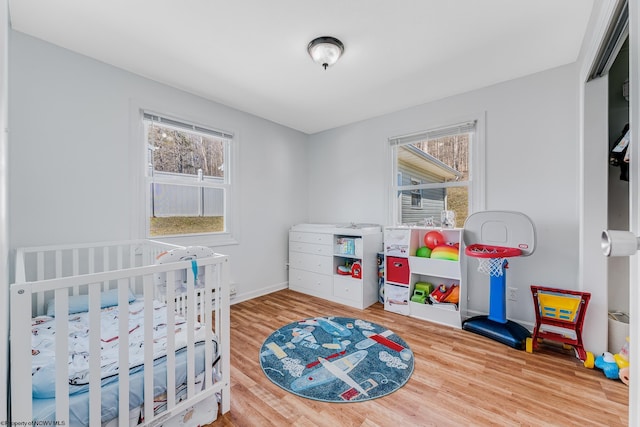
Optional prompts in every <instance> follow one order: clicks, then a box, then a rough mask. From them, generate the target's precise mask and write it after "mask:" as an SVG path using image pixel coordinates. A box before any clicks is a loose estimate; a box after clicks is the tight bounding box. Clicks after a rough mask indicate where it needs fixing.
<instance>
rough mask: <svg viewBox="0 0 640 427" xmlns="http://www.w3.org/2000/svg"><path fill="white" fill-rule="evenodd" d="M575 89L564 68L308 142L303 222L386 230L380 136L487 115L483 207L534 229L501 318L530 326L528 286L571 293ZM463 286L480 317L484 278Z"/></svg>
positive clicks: (484, 305)
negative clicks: (533, 242) (516, 216)
mask: <svg viewBox="0 0 640 427" xmlns="http://www.w3.org/2000/svg"><path fill="white" fill-rule="evenodd" d="M434 84H437V82H434ZM578 88H579V85H578V70H577V67H576V66H575V65H568V66H564V67H560V68H556V69H553V70H550V71H545V72H541V73H538V74H534V75H531V76H528V77H524V78H520V79H517V80H512V81H509V82H506V83H502V84H498V85H495V86H492V87H488V88H485V89H481V90H477V91H473V92H469V93H465V94H462V95H459V96H455V97H451V98H447V99H444V100H440V101H436V102H432V103H429V104H425V105H421V106H418V107H415V108H410V109H407V110H403V111H400V112H397V113H394V114H388V115H385V116H382V117H378V118H375V119H371V120H367V121H363V122H360V123H356V124H352V125H348V126H344V127H341V128H338V129H333V130H330V131H326V132H323V133H319V134H316V135H312V136H311V137H310V141H311V144H310V146H309V159H310V178H309V217H310V220H311V221H313V222H323V221H327V222H331V221H367V222H377V223H385V222H386V221H387V211H388V188H389V182H388V181H389V175H390V173H389V167H390V164H389V158H388V156H389V153H388V151H387V144H388V143H387V138H389V137H391V136H396V135H401V134H408V133H411V132H417V131H422V130H426V129H429V127H430V126H433V125H434V124H443V123H446V122H447V121H451V122H452V123H455V120H456V119H457V118H459V117H461V116H465V117H468V116H469V115H473V114H476V115H480V114H483V113H484V112H486V141H485V144H486V170H485V171H483V172H484V173H485V176H486V202H485V206H486V209H488V210H515V211H521V212H524V213H525V214H527V215H528V216H530V217H531V219H532V220H533V222H534V223H535V225H536V228H537V238H538V245H537V249H536V252H535V253H534V254H533V255H532V256H530V257H528V258H522V259H515V258H514V259H512V260H511V261H510V265H509V267H510V268H509V270H508V273H507V274H508V276H507V285H508V286H511V287H517V288H518V296H517V298H518V301H517V303H515V304H512V303H509V304H508V313H507V315H508V316H509V317H510V318H513V319H514V320H519V321H522V322H524V323H529V324H533V322H534V321H535V317H534V312H533V303H532V298H531V292H530V288H529V286H530V285H532V284H537V285H546V286H553V287H559V288H571V289H580V286H579V284H578V283H577V273H578V247H579V239H578V229H579V227H578V226H579V215H578V171H579V155H578V153H579V135H578ZM417 90H418V89H417ZM473 268H475V265H474V266H473ZM472 280H473V281H474V282H473V283H470V286H469V295H470V298H471V301H470V302H469V306H470V309H471V310H478V311H483V312H485V313H486V311H487V310H488V299H487V298H488V296H487V293H488V292H487V290H488V278H486V277H483V276H479V277H477V276H474V275H472V277H471V279H470V282H471V281H472Z"/></svg>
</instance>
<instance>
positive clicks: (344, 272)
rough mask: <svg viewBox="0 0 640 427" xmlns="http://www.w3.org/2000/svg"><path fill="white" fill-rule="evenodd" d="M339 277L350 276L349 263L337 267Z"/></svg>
mask: <svg viewBox="0 0 640 427" xmlns="http://www.w3.org/2000/svg"><path fill="white" fill-rule="evenodd" d="M336 272H337V273H338V274H339V275H341V276H351V265H350V264H349V262H345V263H344V265H339V266H338V268H337V271H336Z"/></svg>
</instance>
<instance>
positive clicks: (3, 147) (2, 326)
mask: <svg viewBox="0 0 640 427" xmlns="http://www.w3.org/2000/svg"><path fill="white" fill-rule="evenodd" d="M8 9H9V6H8V2H7V0H2V1H1V2H0V87H1V89H0V271H2V273H1V274H2V276H0V289H2V292H3V294H2V295H1V296H0V300H1V302H0V313H2V314H0V342H2V344H0V384H2V386H1V387H2V390H0V420H2V421H5V420H8V419H9V417H8V408H7V403H8V398H7V396H8V394H9V345H8V343H9V270H10V269H9V268H8V267H9V248H10V245H9V237H8V236H9V233H8V230H9V224H8V223H9V215H8V210H9V207H8V204H7V203H8V202H7V198H8V184H7V183H8V181H9V180H8V175H9V171H8V168H9V154H8V148H9V147H8V145H9V136H8V131H7V127H8V119H7V114H8V95H7V87H8V64H9V63H8V58H7V57H8V50H9V48H8V43H9V41H8V40H9V37H8V36H9V25H10V24H9V10H8Z"/></svg>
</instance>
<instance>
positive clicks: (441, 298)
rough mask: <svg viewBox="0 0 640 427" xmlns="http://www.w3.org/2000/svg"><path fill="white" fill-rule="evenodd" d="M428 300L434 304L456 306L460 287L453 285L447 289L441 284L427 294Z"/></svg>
mask: <svg viewBox="0 0 640 427" xmlns="http://www.w3.org/2000/svg"><path fill="white" fill-rule="evenodd" d="M429 298H430V299H431V301H432V302H433V303H434V304H439V303H450V304H458V302H459V301H460V287H459V286H458V285H456V284H453V285H451V286H449V287H448V288H447V286H446V285H444V284H441V285H440V286H438V287H437V288H436V289H434V290H433V292H431V294H429Z"/></svg>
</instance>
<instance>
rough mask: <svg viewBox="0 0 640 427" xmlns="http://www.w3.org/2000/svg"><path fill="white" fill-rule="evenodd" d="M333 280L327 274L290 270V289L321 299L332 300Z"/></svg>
mask: <svg viewBox="0 0 640 427" xmlns="http://www.w3.org/2000/svg"><path fill="white" fill-rule="evenodd" d="M332 284H333V278H332V277H331V276H328V275H326V274H319V273H314V272H311V271H305V270H298V269H297V268H290V269H289V288H290V289H292V290H294V291H302V292H306V293H310V294H312V295H315V296H317V297H321V298H325V299H327V298H330V297H331V291H332Z"/></svg>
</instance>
